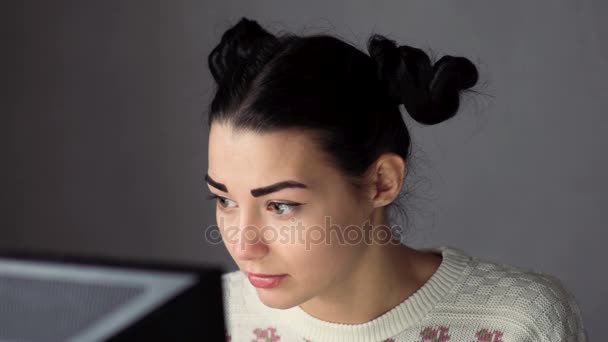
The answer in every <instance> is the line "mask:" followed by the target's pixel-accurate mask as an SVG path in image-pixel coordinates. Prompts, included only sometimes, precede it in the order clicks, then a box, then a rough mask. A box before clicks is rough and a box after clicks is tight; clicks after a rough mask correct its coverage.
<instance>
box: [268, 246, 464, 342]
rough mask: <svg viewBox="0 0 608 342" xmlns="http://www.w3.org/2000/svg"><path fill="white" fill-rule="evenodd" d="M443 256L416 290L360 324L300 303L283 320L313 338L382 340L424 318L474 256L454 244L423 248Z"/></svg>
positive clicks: (333, 341)
mask: <svg viewBox="0 0 608 342" xmlns="http://www.w3.org/2000/svg"><path fill="white" fill-rule="evenodd" d="M420 250H421V251H434V252H439V253H441V255H442V261H441V263H440V265H439V267H438V268H437V269H436V270H435V272H434V273H433V274H432V275H431V277H430V278H429V279H428V280H427V281H426V282H425V283H424V284H423V285H422V286H421V287H420V288H418V290H416V292H414V293H413V294H412V295H410V296H409V297H407V298H406V299H405V300H404V301H402V302H401V303H399V304H397V305H396V306H395V307H393V308H392V309H390V310H389V311H387V312H385V313H384V314H382V315H380V316H379V317H377V318H375V319H373V320H371V321H368V322H365V323H357V324H348V323H335V322H329V321H324V320H321V319H318V318H316V317H314V316H312V315H310V314H308V313H307V312H306V311H304V310H303V309H302V308H301V307H300V306H299V305H296V306H294V307H291V308H289V309H284V310H281V314H280V315H279V319H280V320H283V321H284V323H285V324H287V325H289V326H291V327H292V328H293V329H295V330H296V331H297V332H298V333H300V334H302V336H304V337H305V338H307V339H309V340H311V341H327V342H346V341H349V342H378V341H384V340H385V339H388V338H390V337H392V336H395V335H398V334H399V333H400V332H402V331H403V330H405V329H407V328H409V327H411V326H413V325H415V324H416V323H418V322H419V321H420V320H422V319H423V318H424V317H425V316H426V315H427V314H428V313H429V312H430V311H431V310H432V309H433V307H434V306H435V305H436V304H437V303H438V302H439V301H440V300H441V299H442V298H443V297H444V295H446V294H447V292H448V291H449V290H450V289H451V288H453V287H454V285H456V284H457V283H458V280H459V278H460V277H461V276H462V275H463V271H464V270H465V268H466V266H467V263H468V261H469V260H470V256H469V255H467V254H465V253H464V252H463V251H462V250H460V249H457V248H454V247H451V246H445V245H444V246H438V247H429V248H422V249H420Z"/></svg>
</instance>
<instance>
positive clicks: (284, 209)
mask: <svg viewBox="0 0 608 342" xmlns="http://www.w3.org/2000/svg"><path fill="white" fill-rule="evenodd" d="M299 205H300V203H293V204H292V203H280V202H272V203H270V206H271V207H272V208H274V209H276V210H277V213H278V214H279V215H281V216H282V215H286V214H289V213H290V212H292V211H293V210H294V209H295V208H296V207H297V206H299Z"/></svg>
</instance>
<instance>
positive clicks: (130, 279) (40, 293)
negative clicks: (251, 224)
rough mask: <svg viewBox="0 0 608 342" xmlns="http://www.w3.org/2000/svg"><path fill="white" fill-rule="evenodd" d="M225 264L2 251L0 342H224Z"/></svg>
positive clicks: (0, 259) (0, 265) (0, 262)
mask: <svg viewBox="0 0 608 342" xmlns="http://www.w3.org/2000/svg"><path fill="white" fill-rule="evenodd" d="M224 337H225V330H224V311H223V302H222V289H221V270H220V269H219V268H217V267H210V266H200V265H199V266H192V265H177V264H167V263H164V264H160V263H149V262H147V263H143V262H141V261H140V262H133V261H124V260H122V261H118V260H116V259H113V260H110V259H100V258H97V259H93V258H91V257H86V258H85V257H77V256H74V255H72V256H65V255H62V256H58V255H50V254H48V253H47V254H46V255H42V254H38V255H36V254H32V253H29V254H27V255H26V254H24V253H1V252H0V341H79V342H80V341H82V342H85V341H133V340H142V339H145V340H148V339H154V340H164V339H178V340H180V341H190V340H192V341H194V340H205V341H222V340H224Z"/></svg>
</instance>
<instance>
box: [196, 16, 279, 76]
mask: <svg viewBox="0 0 608 342" xmlns="http://www.w3.org/2000/svg"><path fill="white" fill-rule="evenodd" d="M276 45H278V39H277V37H275V36H274V35H273V34H271V33H269V32H268V31H266V30H264V29H263V28H262V26H260V24H258V23H257V22H256V21H255V20H250V19H248V18H245V17H242V18H241V19H240V20H239V22H238V23H236V24H235V25H234V26H232V27H231V28H229V29H228V30H226V32H224V34H223V35H222V38H221V41H220V43H219V44H218V45H217V46H216V47H215V48H214V49H213V50H212V51H211V53H210V54H209V56H208V58H207V62H208V64H209V69H210V71H211V74H212V76H213V78H214V79H215V81H216V82H217V83H218V84H219V85H220V86H222V85H229V84H230V82H231V81H232V80H233V79H234V78H235V77H236V75H238V77H241V76H242V77H251V76H253V75H248V74H247V73H248V72H249V73H252V72H254V71H257V70H259V68H255V67H254V68H252V67H251V66H252V64H253V65H254V66H255V65H256V64H257V65H258V66H259V67H261V66H262V65H263V64H264V63H265V62H266V61H267V60H268V58H269V57H270V55H271V52H272V51H274V50H275V49H274V47H275V46H276ZM248 64H249V67H248V68H246V66H247V65H248ZM241 73H244V74H242V75H241Z"/></svg>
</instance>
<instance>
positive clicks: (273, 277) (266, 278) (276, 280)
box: [247, 272, 287, 289]
mask: <svg viewBox="0 0 608 342" xmlns="http://www.w3.org/2000/svg"><path fill="white" fill-rule="evenodd" d="M285 277H287V274H261V273H252V272H247V278H248V279H249V282H250V283H251V285H253V286H254V287H257V288H263V289H269V288H273V287H277V286H279V285H280V284H281V281H282V280H283V279H284V278H285Z"/></svg>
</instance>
